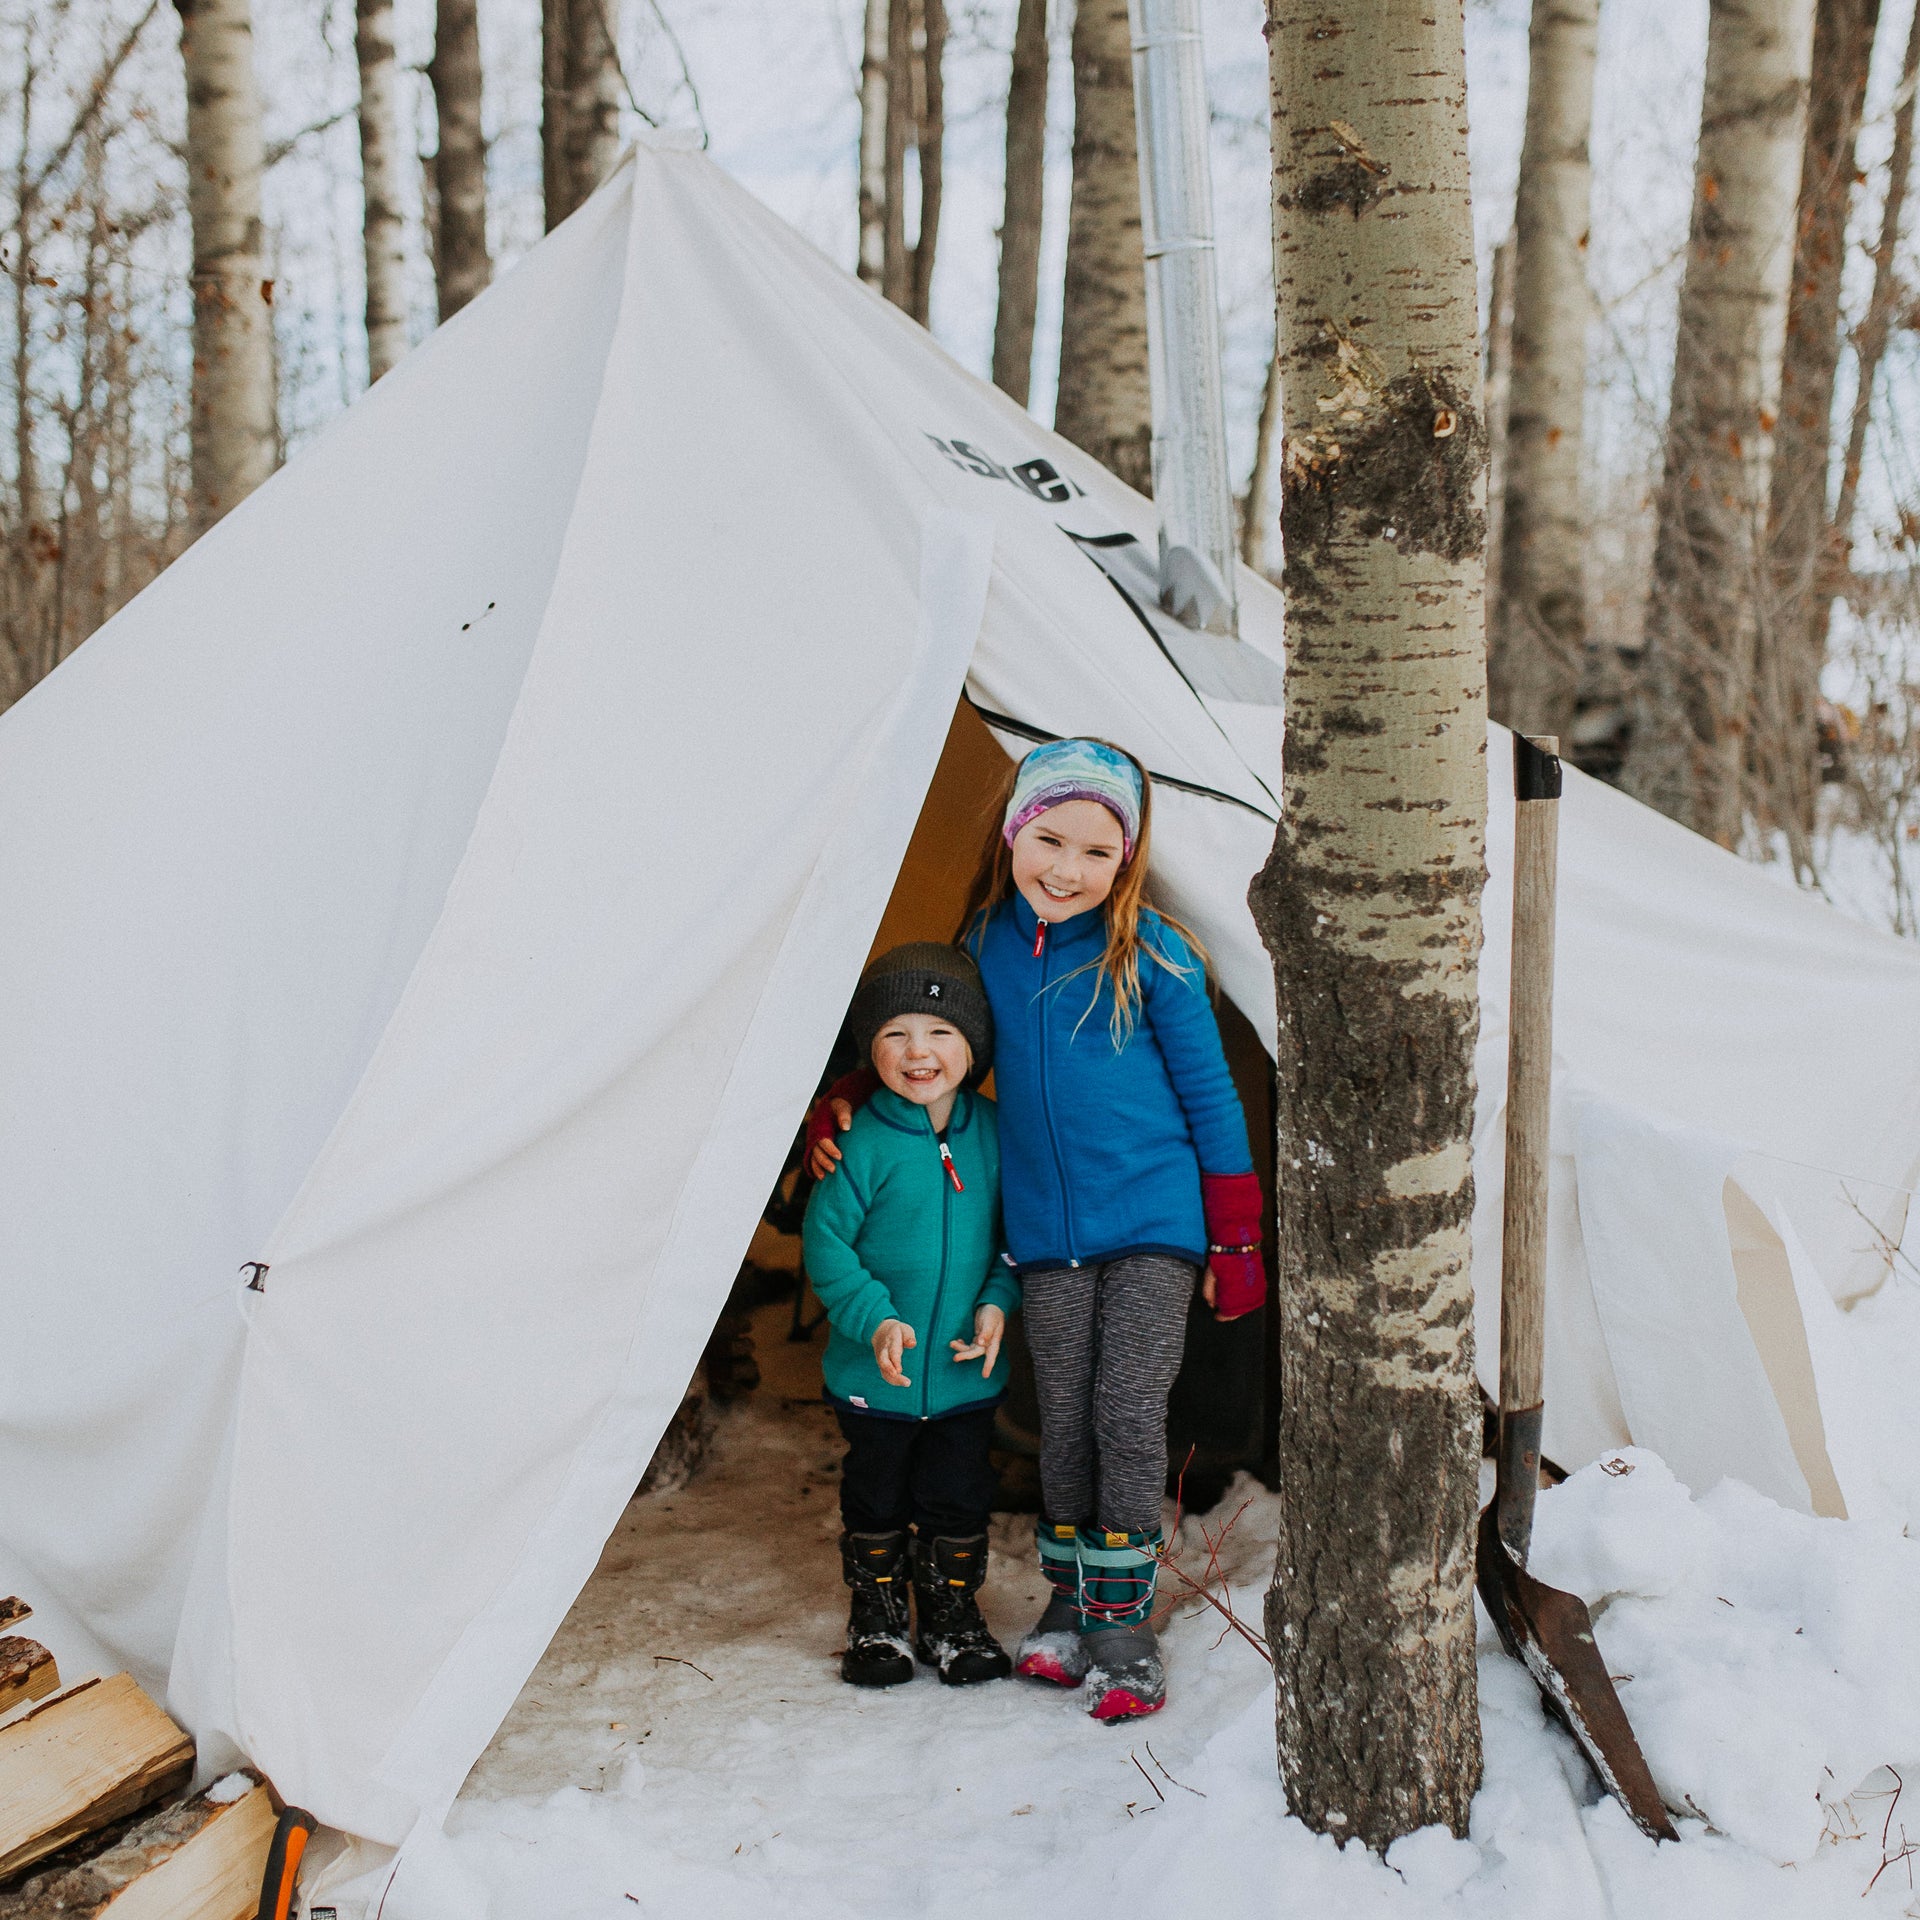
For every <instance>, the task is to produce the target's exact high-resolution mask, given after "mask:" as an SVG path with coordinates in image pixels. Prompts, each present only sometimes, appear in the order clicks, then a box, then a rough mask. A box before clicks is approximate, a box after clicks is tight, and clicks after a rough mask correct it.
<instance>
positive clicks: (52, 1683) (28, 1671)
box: [0, 1635, 60, 1713]
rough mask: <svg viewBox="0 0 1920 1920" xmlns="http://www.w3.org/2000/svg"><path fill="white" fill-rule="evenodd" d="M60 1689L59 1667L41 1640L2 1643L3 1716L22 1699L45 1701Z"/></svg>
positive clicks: (0, 1694) (0, 1686)
mask: <svg viewBox="0 0 1920 1920" xmlns="http://www.w3.org/2000/svg"><path fill="white" fill-rule="evenodd" d="M59 1687H60V1668H59V1666H58V1664H57V1663H56V1662H55V1660H54V1657H53V1655H52V1654H51V1653H49V1652H48V1651H47V1649H46V1648H45V1647H43V1646H42V1645H41V1644H40V1642H39V1641H38V1640H25V1639H21V1638H20V1637H18V1636H17V1635H15V1636H9V1637H8V1638H7V1639H4V1640H0V1713H6V1712H8V1711H10V1710H11V1709H12V1708H14V1707H17V1706H19V1705H20V1703H21V1702H22V1701H23V1700H44V1699H45V1698H46V1697H47V1695H48V1694H50V1693H56V1692H58V1691H59Z"/></svg>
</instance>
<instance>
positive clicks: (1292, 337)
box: [1248, 0, 1487, 1848]
mask: <svg viewBox="0 0 1920 1920" xmlns="http://www.w3.org/2000/svg"><path fill="white" fill-rule="evenodd" d="M1267 37H1268V42H1269V47H1270V53H1271V61H1272V85H1273V155H1274V190H1273V209H1274V211H1273V218H1274V279H1275V284H1276V289H1277V294H1278V306H1279V313H1278V344H1279V354H1278V357H1279V363H1280V375H1281V396H1282V406H1283V409H1284V420H1285V435H1286V437H1285V442H1284V449H1283V456H1282V461H1281V508H1280V524H1281V532H1282V537H1283V540H1284V544H1285V549H1286V552H1285V562H1284V572H1283V574H1282V585H1283V588H1284V590H1285V593H1286V601H1287V666H1286V673H1287V685H1286V699H1287V764H1286V770H1285V771H1286V791H1285V794H1284V796H1283V809H1282V816H1281V823H1280V829H1279V832H1278V833H1277V834H1276V836H1275V839H1274V845H1273V853H1272V855H1271V857H1270V858H1269V860H1268V862H1267V865H1266V867H1265V868H1264V869H1263V871H1262V872H1261V873H1260V875H1259V876H1258V877H1257V878H1256V879H1255V881H1254V883H1253V887H1252V889H1251V891H1250V893H1249V896H1248V897H1249V903H1250V905H1251V906H1252V908H1253V913H1254V918H1255V920H1256V922H1257V923H1258V925H1259V928H1260V934H1261V938H1262V940H1263V941H1264V942H1265V943H1266V946H1267V949H1268V951H1269V952H1270V953H1271V954H1272V956H1273V961H1274V973H1275V980H1276V984H1277V987H1278V993H1279V1006H1280V1029H1279V1050H1278V1081H1277V1084H1278V1096H1279V1097H1278V1101H1277V1124H1278V1144H1279V1154H1278V1163H1277V1164H1278V1171H1279V1181H1280V1195H1279V1213H1280V1219H1281V1221H1282V1223H1283V1228H1282V1244H1281V1252H1280V1264H1281V1277H1280V1314H1281V1336H1280V1351H1281V1356H1282V1359H1281V1367H1282V1385H1281V1422H1280V1499H1281V1526H1280V1551H1279V1557H1278V1562H1277V1565H1276V1568H1275V1572H1274V1581H1273V1587H1272V1590H1271V1592H1270V1593H1269V1595H1268V1599H1267V1638H1268V1643H1269V1645H1270V1646H1271V1647H1272V1649H1273V1655H1274V1673H1275V1680H1276V1684H1277V1687H1278V1734H1279V1755H1280V1771H1281V1774H1282V1777H1283V1779H1284V1781H1285V1785H1286V1792H1287V1804H1288V1806H1289V1807H1290V1809H1291V1810H1292V1811H1293V1812H1294V1813H1296V1814H1297V1815H1299V1817H1300V1818H1301V1819H1303V1820H1305V1821H1306V1822H1307V1824H1308V1825H1309V1826H1311V1827H1313V1828H1315V1829H1316V1830H1318V1831H1319V1832H1322V1833H1330V1834H1334V1835H1336V1836H1338V1837H1339V1838H1340V1839H1342V1840H1346V1839H1354V1838H1358V1839H1360V1840H1362V1841H1364V1842H1365V1843H1366V1844H1367V1845H1368V1846H1370V1847H1374V1848H1382V1847H1385V1846H1386V1845H1387V1844H1388V1843H1389V1842H1390V1841H1392V1840H1394V1839H1395V1838H1396V1837H1398V1836H1399V1835H1401V1834H1405V1833H1410V1832H1412V1831H1413V1830H1414V1829H1416V1828H1418V1827H1422V1826H1426V1825H1428V1824H1430V1823H1433V1822H1439V1823H1441V1824H1443V1825H1445V1826H1447V1827H1448V1828H1450V1829H1451V1830H1452V1831H1453V1832H1454V1833H1456V1834H1464V1833H1465V1832H1466V1829H1467V1815H1468V1807H1469V1803H1470V1801H1471V1799H1472V1796H1473V1793H1474V1790H1475V1788H1476V1787H1477V1786H1478V1784H1479V1781H1480V1731H1479V1719H1478V1713H1477V1703H1476V1695H1475V1676H1474V1624H1473V1573H1474V1521H1475V1514H1476V1511H1477V1508H1478V1474H1479V1463H1480V1405H1479V1395H1478V1390H1477V1388H1476V1386H1475V1382H1474V1372H1473V1319H1472V1286H1471V1280H1470V1275H1469V1258H1470V1253H1471V1247H1470V1241H1469V1222H1470V1218H1471V1215H1472V1211H1473V1179H1472V1163H1471V1140H1472V1123H1473V1093H1474V1080H1473V1049H1474V1041H1475V1038H1476V1035H1477V1032H1478V1027H1479V1000H1478V993H1477V977H1478V964H1479V952H1480V886H1481V873H1482V864H1483V858H1484V853H1483V843H1484V837H1485V834H1484V824H1485V813H1486V767H1485V745H1486V736H1485V724H1486V670H1485V657H1484V649H1483V645H1482V630H1481V594H1482V588H1483V584H1484V583H1483V577H1482V575H1483V560H1484V543H1485V514H1484V488H1485V477H1486V454H1487V449H1486V439H1485V432H1484V429H1483V427H1482V424H1481V414H1480V393H1479V385H1480V370H1479V362H1478V352H1477V347H1478V338H1477V336H1478V316H1477V311H1476V309H1477V299H1476V285H1475V270H1474V258H1473V224H1472V215H1471V210H1470V206H1469V202H1468V194H1467V113H1466V61H1465V50H1464V46H1463V21H1462V13H1461V9H1460V7H1459V5H1458V4H1453V5H1447V6H1440V7H1435V6H1432V5H1430V4H1428V0H1311V4H1309V3H1308V0H1268V17H1267Z"/></svg>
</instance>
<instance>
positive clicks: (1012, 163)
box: [993, 0, 1047, 407]
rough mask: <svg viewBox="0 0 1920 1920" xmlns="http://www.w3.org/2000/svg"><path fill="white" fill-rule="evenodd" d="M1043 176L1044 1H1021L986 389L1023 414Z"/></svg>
mask: <svg viewBox="0 0 1920 1920" xmlns="http://www.w3.org/2000/svg"><path fill="white" fill-rule="evenodd" d="M1046 170H1047V0H1020V12H1019V16H1018V18H1017V19H1016V21H1015V22H1014V29H1013V72H1012V74H1011V75H1010V76H1009V78H1008V81H1007V178H1006V193H1005V197H1004V199H1003V201H1002V203H1001V213H1000V302H999V305H998V307H997V308H996V309H995V312H994V317H993V384H994V385H995V386H996V387H998V388H999V389H1000V391H1001V392H1002V393H1005V394H1010V395H1012V397H1013V398H1014V399H1016V400H1017V401H1019V403H1020V404H1021V405H1022V406H1023V407H1024V406H1025V405H1026V404H1027V401H1028V399H1029V398H1030V397H1031V395H1032V392H1033V321H1034V313H1035V310H1036V309H1037V308H1038V306H1039V304H1040V223H1041V213H1042V209H1043V207H1044V204H1045V196H1046Z"/></svg>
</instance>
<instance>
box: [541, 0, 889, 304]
mask: <svg viewBox="0 0 1920 1920" xmlns="http://www.w3.org/2000/svg"><path fill="white" fill-rule="evenodd" d="M554 3H555V0H548V4H549V5H552V4H554ZM891 12H892V5H891V0H867V25H866V34H865V37H864V39H863V40H862V42H861V53H860V278H861V279H862V280H864V281H865V282H866V283H867V285H868V286H870V287H877V286H879V285H881V283H882V282H883V280H884V279H885V277H886V270H887V128H888V124H889V122H888V100H887V95H888V92H889V88H888V79H889V76H890V72H891V69H890V65H889V61H888V57H887V46H888V19H889V16H890V14H891Z"/></svg>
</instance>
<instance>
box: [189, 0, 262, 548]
mask: <svg viewBox="0 0 1920 1920" xmlns="http://www.w3.org/2000/svg"><path fill="white" fill-rule="evenodd" d="M174 4H175V6H176V7H177V8H178V9H179V13H180V55H181V59H182V61H183V62H184V64H185V66H186V77H187V207H188V211H189V213H190V215H191V217H192V221H193V432H192V441H193V526H194V531H195V532H196V533H204V532H205V531H206V529H207V528H208V527H210V526H212V525H213V523H214V522H215V521H216V520H218V519H219V518H220V517H221V515H222V514H224V513H227V512H228V511H230V510H231V509H232V508H233V507H235V506H237V505H238V504H239V503H240V502H241V501H242V500H244V499H245V498H246V497H247V495H248V494H250V493H251V492H252V491H253V490H254V488H255V487H257V486H258V485H259V484H260V483H261V481H263V480H264V479H266V477H267V476H268V475H269V474H270V473H271V472H272V471H273V469H274V465H275V458H276V449H277V447H278V444H279V441H278V425H277V422H276V419H275V414H274V378H273V285H272V282H271V281H270V280H269V278H268V277H267V271H266V252H265V233H264V230H263V228H262V226H261V221H260V173H261V160H262V152H261V138H260V95H259V90H258V87H257V85H256V83H255V80H254V73H253V23H252V20H251V18H250V16H249V12H248V0H174Z"/></svg>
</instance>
